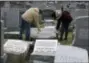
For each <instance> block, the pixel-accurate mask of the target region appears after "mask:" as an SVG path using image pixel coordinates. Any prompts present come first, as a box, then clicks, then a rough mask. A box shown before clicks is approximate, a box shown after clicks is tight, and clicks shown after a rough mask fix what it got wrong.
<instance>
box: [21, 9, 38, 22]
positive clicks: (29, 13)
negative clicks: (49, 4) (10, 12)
mask: <svg viewBox="0 0 89 63" xmlns="http://www.w3.org/2000/svg"><path fill="white" fill-rule="evenodd" d="M38 13H39V10H38V8H30V9H28V10H27V11H26V12H25V13H24V14H23V15H22V18H23V19H24V20H26V21H28V22H31V21H34V15H39V14H38Z"/></svg>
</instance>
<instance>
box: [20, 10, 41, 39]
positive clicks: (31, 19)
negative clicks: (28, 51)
mask: <svg viewBox="0 0 89 63" xmlns="http://www.w3.org/2000/svg"><path fill="white" fill-rule="evenodd" d="M39 15H40V13H39V9H38V8H30V9H28V10H27V11H26V12H25V13H23V14H22V16H21V17H22V21H21V27H20V39H22V33H23V32H24V31H25V35H26V40H29V37H30V28H31V25H32V24H34V26H36V27H37V28H38V31H40V23H39V21H40V16H39Z"/></svg>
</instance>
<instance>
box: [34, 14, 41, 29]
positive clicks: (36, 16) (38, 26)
mask: <svg viewBox="0 0 89 63" xmlns="http://www.w3.org/2000/svg"><path fill="white" fill-rule="evenodd" d="M34 23H35V25H36V27H37V28H38V30H40V17H39V14H37V13H35V15H34Z"/></svg>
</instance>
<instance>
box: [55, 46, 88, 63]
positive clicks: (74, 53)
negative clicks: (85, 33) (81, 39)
mask: <svg viewBox="0 0 89 63" xmlns="http://www.w3.org/2000/svg"><path fill="white" fill-rule="evenodd" d="M55 63H88V51H87V50H85V49H82V48H78V47H73V46H65V45H60V46H58V47H57V52H56V56H55Z"/></svg>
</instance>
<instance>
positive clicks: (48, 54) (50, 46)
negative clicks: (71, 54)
mask: <svg viewBox="0 0 89 63" xmlns="http://www.w3.org/2000/svg"><path fill="white" fill-rule="evenodd" d="M57 42H58V41H57V40H36V43H35V47H34V51H33V53H32V54H31V59H30V62H31V63H37V62H38V63H40V62H41V63H54V58H55V53H56V49H57Z"/></svg>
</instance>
